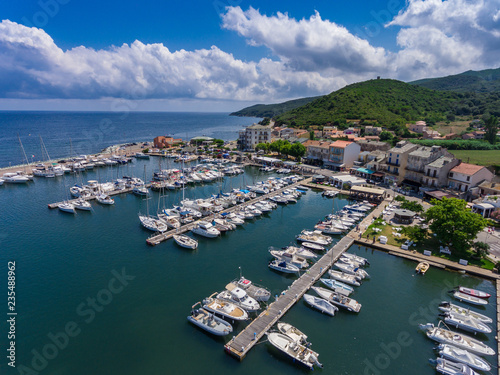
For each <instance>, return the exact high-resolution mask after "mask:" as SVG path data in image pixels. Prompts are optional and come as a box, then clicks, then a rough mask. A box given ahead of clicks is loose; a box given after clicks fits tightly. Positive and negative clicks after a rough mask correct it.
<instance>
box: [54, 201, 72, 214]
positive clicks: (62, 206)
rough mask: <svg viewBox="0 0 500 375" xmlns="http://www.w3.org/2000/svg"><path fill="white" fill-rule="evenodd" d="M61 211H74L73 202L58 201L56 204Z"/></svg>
mask: <svg viewBox="0 0 500 375" xmlns="http://www.w3.org/2000/svg"><path fill="white" fill-rule="evenodd" d="M57 207H58V208H59V209H60V210H61V211H62V212H67V213H70V214H74V213H76V211H75V206H73V204H71V203H69V202H62V203H59V204H58V206H57Z"/></svg>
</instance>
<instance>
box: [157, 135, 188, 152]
mask: <svg viewBox="0 0 500 375" xmlns="http://www.w3.org/2000/svg"><path fill="white" fill-rule="evenodd" d="M180 143H182V139H181V138H172V137H166V136H165V137H164V136H161V135H160V136H158V137H156V138H155V139H154V140H153V146H154V147H155V148H158V149H162V148H170V147H174V146H176V145H178V144H180Z"/></svg>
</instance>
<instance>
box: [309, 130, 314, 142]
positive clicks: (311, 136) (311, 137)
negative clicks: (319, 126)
mask: <svg viewBox="0 0 500 375" xmlns="http://www.w3.org/2000/svg"><path fill="white" fill-rule="evenodd" d="M309 139H310V140H311V141H314V130H311V131H310V132H309Z"/></svg>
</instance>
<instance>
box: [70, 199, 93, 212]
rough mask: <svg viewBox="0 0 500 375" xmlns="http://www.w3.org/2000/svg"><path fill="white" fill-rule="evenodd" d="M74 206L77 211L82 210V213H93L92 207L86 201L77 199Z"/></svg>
mask: <svg viewBox="0 0 500 375" xmlns="http://www.w3.org/2000/svg"><path fill="white" fill-rule="evenodd" d="M73 206H75V208H76V209H77V210H82V211H91V210H92V205H91V204H90V203H89V202H87V201H86V200H85V199H77V200H75V201H73Z"/></svg>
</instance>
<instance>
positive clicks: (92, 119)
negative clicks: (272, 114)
mask: <svg viewBox="0 0 500 375" xmlns="http://www.w3.org/2000/svg"><path fill="white" fill-rule="evenodd" d="M260 120H261V118H256V117H235V116H229V114H228V113H200V112H190V113H185V112H129V113H123V112H35V111H0V168H3V167H9V166H14V165H21V164H23V163H26V159H25V157H24V154H23V152H22V149H21V146H20V143H19V139H20V140H21V143H22V145H23V147H24V150H25V152H26V156H27V159H28V161H29V162H30V163H32V162H39V161H46V160H48V157H49V158H50V159H59V158H64V157H68V156H77V155H88V154H93V153H97V152H100V151H101V150H103V149H104V148H106V147H108V146H111V145H116V144H124V143H129V142H146V141H150V142H152V141H153V139H154V138H155V137H157V136H159V135H164V136H165V135H166V136H172V137H174V138H182V139H183V140H189V139H191V138H193V137H197V136H207V137H211V138H219V139H223V140H225V141H230V140H235V139H237V138H238V131H239V130H242V129H243V128H244V127H246V126H249V125H251V124H252V123H255V122H258V121H260ZM18 136H19V138H18ZM45 150H46V151H45Z"/></svg>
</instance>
